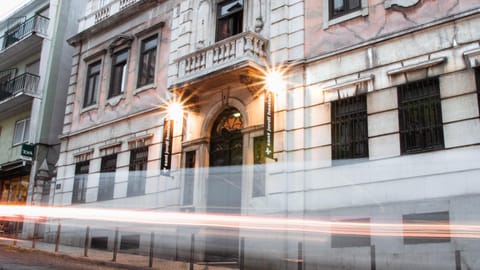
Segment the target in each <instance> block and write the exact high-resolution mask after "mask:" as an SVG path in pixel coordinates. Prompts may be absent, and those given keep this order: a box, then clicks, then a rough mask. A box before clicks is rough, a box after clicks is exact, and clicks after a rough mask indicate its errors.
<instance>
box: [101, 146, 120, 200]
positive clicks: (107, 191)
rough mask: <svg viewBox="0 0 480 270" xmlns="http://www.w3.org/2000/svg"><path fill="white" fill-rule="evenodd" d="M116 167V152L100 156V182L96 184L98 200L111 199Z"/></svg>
mask: <svg viewBox="0 0 480 270" xmlns="http://www.w3.org/2000/svg"><path fill="white" fill-rule="evenodd" d="M116 169H117V154H111V155H108V156H104V157H102V164H101V167H100V183H99V185H98V197H97V200H98V201H105V200H111V199H113V189H114V187H115V170H116Z"/></svg>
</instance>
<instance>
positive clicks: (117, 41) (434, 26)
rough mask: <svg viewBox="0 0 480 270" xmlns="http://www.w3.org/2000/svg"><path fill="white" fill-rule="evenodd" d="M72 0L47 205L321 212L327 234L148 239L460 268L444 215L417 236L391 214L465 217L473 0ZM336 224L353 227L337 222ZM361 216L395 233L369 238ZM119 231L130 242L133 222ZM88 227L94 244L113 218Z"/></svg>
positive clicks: (343, 262)
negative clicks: (65, 83) (268, 106)
mask: <svg viewBox="0 0 480 270" xmlns="http://www.w3.org/2000/svg"><path fill="white" fill-rule="evenodd" d="M88 5H89V8H87V10H88V11H87V14H86V16H85V17H84V18H83V19H82V20H81V21H80V25H81V26H80V31H79V33H78V34H77V35H75V36H74V37H72V38H71V39H70V43H71V44H72V45H73V46H74V47H75V50H76V54H75V56H74V62H73V68H72V81H73V82H74V83H72V84H71V86H70V88H69V97H68V101H67V109H66V115H65V123H64V130H63V136H62V150H61V158H60V161H59V163H58V175H57V186H56V190H55V195H54V196H52V200H53V202H52V203H53V205H59V206H60V205H61V206H70V205H74V206H75V207H89V208H90V207H92V208H96V207H111V208H130V209H150V210H152V209H155V210H160V211H161V210H163V211H188V212H196V213H210V214H214V213H215V214H239V215H242V216H257V215H261V216H265V215H267V216H270V215H273V216H277V217H278V216H280V217H283V218H285V219H287V220H288V219H293V218H296V219H300V220H307V221H308V220H324V221H332V222H334V223H332V224H330V231H327V232H322V233H318V232H317V233H313V232H307V231H303V232H298V231H296V230H294V232H289V230H288V228H284V229H285V230H284V231H282V233H278V232H269V231H262V233H261V237H259V235H258V234H256V233H252V232H251V231H249V230H247V229H226V230H219V229H212V228H202V227H198V228H183V227H178V228H173V229H171V230H170V231H168V232H164V231H163V232H161V233H160V234H161V235H162V236H161V238H162V239H163V241H162V243H157V250H158V253H159V254H162V256H165V257H170V258H173V257H176V258H178V257H186V256H187V254H188V252H187V251H186V250H185V249H186V248H188V247H189V245H190V242H189V241H190V234H191V233H194V234H195V236H196V238H195V239H196V242H195V247H196V248H197V253H196V260H197V261H218V260H222V261H236V262H239V261H242V264H244V265H245V266H246V267H247V268H248V269H250V268H251V269H280V268H286V269H297V268H296V267H297V266H298V263H299V262H300V263H302V264H303V265H305V267H306V268H308V269H324V268H327V269H369V268H370V269H373V268H381V269H404V268H421V269H444V268H445V269H452V268H454V267H456V268H457V269H460V268H462V267H463V268H475V267H476V266H478V262H476V257H475V253H476V252H478V248H479V247H478V243H476V241H475V240H471V239H468V238H462V237H458V233H460V231H457V230H458V229H457V228H458V227H455V226H452V227H448V229H445V227H443V228H444V229H442V230H441V231H440V233H443V236H440V237H433V238H432V237H428V236H425V235H417V236H411V235H409V234H408V231H407V229H406V228H408V226H409V225H408V224H410V223H418V222H430V223H432V222H434V223H435V222H436V223H441V224H451V225H462V224H467V223H471V222H475V220H476V219H477V217H478V213H476V209H475V207H472V205H476V204H478V202H479V198H478V193H479V191H480V185H479V184H478V183H477V182H478V181H476V179H478V176H479V166H478V163H477V162H476V157H477V156H478V154H479V150H480V148H479V147H480V146H479V143H480V137H479V134H480V132H479V129H480V122H479V102H478V99H479V97H478V89H479V80H480V78H479V77H480V74H479V73H480V72H479V69H478V65H479V61H480V60H479V57H480V47H479V41H480V34H479V33H478V31H477V29H478V27H479V25H480V13H479V12H480V5H479V3H478V1H473V0H471V1H469V0H465V1H462V2H461V3H457V2H456V1H443V2H442V3H438V2H436V1H415V0H413V1H406V0H404V1H401V0H397V1H394V0H390V1H371V0H352V1H338V0H335V1H334V0H324V1H311V0H306V1H286V0H279V1H263V0H260V1H247V0H243V1H242V0H235V1H200V0H198V1H196V0H185V1H148V0H139V1H106V2H105V1H89V4H88ZM272 69H273V70H275V69H279V70H280V72H281V73H282V76H283V78H284V79H285V81H286V85H285V87H284V88H283V87H282V86H277V87H278V88H279V89H276V90H277V91H276V92H275V95H274V96H275V104H274V117H273V119H274V125H273V127H274V130H273V139H274V140H273V141H274V145H273V156H271V158H267V156H269V154H270V153H266V152H265V150H269V148H266V144H268V140H270V139H272V138H271V137H268V136H265V132H267V131H268V128H265V123H266V122H265V121H266V120H267V121H268V120H271V119H270V118H265V117H264V116H265V115H264V109H265V94H264V91H265V81H266V78H265V75H266V73H268V72H266V71H268V70H272ZM171 99H176V100H179V101H181V102H183V107H184V109H185V111H184V115H183V116H184V117H183V119H177V120H174V121H173V122H168V121H166V119H167V120H168V119H169V116H168V115H167V112H166V107H167V103H168V101H170V100H171ZM171 123H173V124H174V128H173V137H172V139H171V140H166V139H168V138H169V137H168V136H166V135H168V132H164V130H166V129H167V128H166V125H167V124H171ZM169 127H170V128H171V126H169ZM170 147H171V149H170ZM167 150H171V151H167ZM170 158H171V160H170ZM170 161H171V162H170ZM164 169H166V170H168V169H169V170H168V174H167V175H165V174H162V173H161V172H162V170H164ZM351 222H354V223H360V224H361V225H360V226H361V227H362V226H363V227H362V228H367V229H366V232H367V233H364V234H362V235H361V236H355V235H352V234H351V233H350V234H349V233H348V232H350V231H347V234H346V235H344V234H341V233H338V232H339V231H338V230H341V227H342V224H344V223H351ZM379 224H392V226H393V228H394V229H393V230H394V231H395V232H399V233H398V234H394V235H390V236H381V234H382V233H383V230H384V229H385V228H384V227H382V226H380V225H379ZM279 225H282V224H279ZM347 225H348V224H347ZM337 226H338V227H340V229H339V228H338V227H337ZM123 229H124V230H126V231H130V232H126V233H125V239H127V238H128V237H130V238H132V235H138V237H136V238H135V237H134V238H135V239H136V240H135V241H134V242H135V243H136V244H135V245H136V247H137V248H138V249H139V250H143V249H146V248H147V246H148V245H149V243H148V239H149V232H138V231H137V233H138V234H132V233H131V230H135V229H134V228H132V227H124V228H123ZM219 233H222V236H218V235H219ZM226 233H228V235H230V236H229V237H226V236H225V235H224V234H226ZM70 234H71V235H70V236H71V237H68V238H67V239H69V240H68V241H71V242H76V243H77V244H81V243H83V242H82V241H83V240H82V236H81V235H79V234H78V233H76V232H74V231H71V232H70ZM270 234H271V236H270ZM279 234H280V235H281V237H279V236H278V235H279ZM75 237H76V238H75ZM92 237H93V238H92V243H94V246H96V247H105V248H112V245H113V242H114V241H113V231H108V230H100V229H98V230H94V232H93V235H92ZM75 239H76V240H75ZM241 239H243V240H242V241H241ZM266 239H268V241H267V240H266ZM65 241H67V240H65ZM125 241H126V240H125ZM243 247H244V248H243ZM299 256H300V258H299Z"/></svg>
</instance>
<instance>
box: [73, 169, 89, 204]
mask: <svg viewBox="0 0 480 270" xmlns="http://www.w3.org/2000/svg"><path fill="white" fill-rule="evenodd" d="M89 167H90V161H89V160H87V161H81V162H78V163H77V164H75V178H74V179H73V194H72V204H73V203H84V202H85V198H86V194H87V180H88V171H89Z"/></svg>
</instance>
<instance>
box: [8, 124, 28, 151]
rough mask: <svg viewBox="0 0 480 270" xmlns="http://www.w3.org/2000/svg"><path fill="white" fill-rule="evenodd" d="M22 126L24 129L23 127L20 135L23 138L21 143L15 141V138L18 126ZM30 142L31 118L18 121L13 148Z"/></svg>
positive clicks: (14, 131) (14, 130)
mask: <svg viewBox="0 0 480 270" xmlns="http://www.w3.org/2000/svg"><path fill="white" fill-rule="evenodd" d="M20 124H22V127H21V129H22V130H21V135H20V137H21V138H20V140H19V141H15V137H16V136H15V135H16V133H17V130H18V125H20ZM29 140H30V118H25V119H22V120H18V121H16V122H15V126H14V129H13V137H12V145H13V146H17V145H21V144H24V143H27V142H28V141H29Z"/></svg>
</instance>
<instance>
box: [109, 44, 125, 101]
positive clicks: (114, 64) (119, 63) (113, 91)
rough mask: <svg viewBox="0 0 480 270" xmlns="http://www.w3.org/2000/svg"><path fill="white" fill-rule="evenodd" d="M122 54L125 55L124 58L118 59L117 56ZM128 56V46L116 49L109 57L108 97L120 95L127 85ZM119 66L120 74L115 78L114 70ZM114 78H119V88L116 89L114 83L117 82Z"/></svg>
mask: <svg viewBox="0 0 480 270" xmlns="http://www.w3.org/2000/svg"><path fill="white" fill-rule="evenodd" d="M123 54H126V55H125V59H124V60H121V61H118V58H119V57H120V56H122V55H123ZM129 56H130V49H129V48H124V49H121V50H118V51H116V52H114V53H112V56H111V59H112V63H111V69H110V85H109V88H108V98H113V97H116V96H119V95H122V94H124V93H125V90H126V89H125V88H126V86H127V79H128V78H127V77H128V62H129V58H130V57H129ZM120 66H121V76H120V77H119V78H117V73H116V70H117V68H118V67H120ZM116 80H120V82H119V86H120V89H116V87H115V85H116V84H117V83H118V82H115V81H116Z"/></svg>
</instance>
